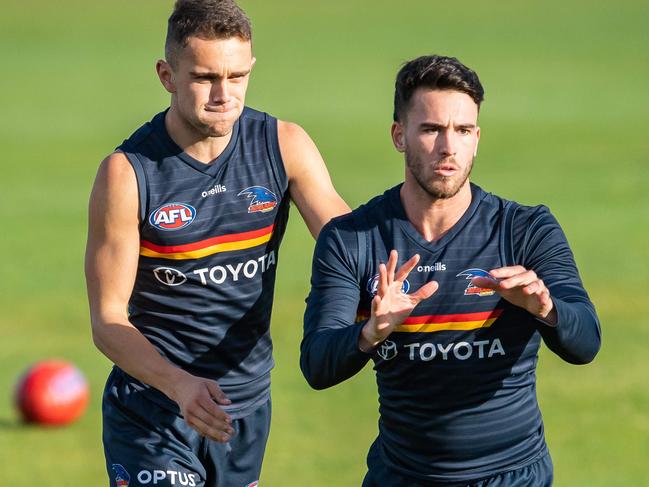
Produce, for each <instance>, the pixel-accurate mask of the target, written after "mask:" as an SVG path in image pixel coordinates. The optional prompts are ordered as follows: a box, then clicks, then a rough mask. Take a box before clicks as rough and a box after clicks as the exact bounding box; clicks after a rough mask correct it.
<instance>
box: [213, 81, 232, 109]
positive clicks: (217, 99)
mask: <svg viewBox="0 0 649 487" xmlns="http://www.w3.org/2000/svg"><path fill="white" fill-rule="evenodd" d="M210 100H211V101H212V103H227V102H228V101H229V100H230V90H229V87H228V80H227V79H220V80H216V81H214V82H213V83H212V89H211V91H210Z"/></svg>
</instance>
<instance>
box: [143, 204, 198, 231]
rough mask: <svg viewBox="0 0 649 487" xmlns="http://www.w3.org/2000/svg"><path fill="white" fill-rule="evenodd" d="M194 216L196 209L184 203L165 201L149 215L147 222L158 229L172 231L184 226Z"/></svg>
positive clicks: (191, 220) (192, 219)
mask: <svg viewBox="0 0 649 487" xmlns="http://www.w3.org/2000/svg"><path fill="white" fill-rule="evenodd" d="M194 218H196V209H195V208H194V207H193V206H190V205H186V204H185V203H165V204H164V205H162V206H161V207H159V208H158V209H157V210H154V211H153V212H152V213H151V215H149V223H150V224H151V225H153V226H154V227H156V228H159V229H160V230H166V231H173V230H179V229H181V228H184V227H186V226H187V225H189V224H190V223H191V222H193V221H194Z"/></svg>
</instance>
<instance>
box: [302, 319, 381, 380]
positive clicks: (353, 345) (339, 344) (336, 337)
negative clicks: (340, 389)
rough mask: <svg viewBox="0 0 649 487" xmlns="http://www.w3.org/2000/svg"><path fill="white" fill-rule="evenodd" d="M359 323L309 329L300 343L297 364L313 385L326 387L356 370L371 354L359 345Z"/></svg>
mask: <svg viewBox="0 0 649 487" xmlns="http://www.w3.org/2000/svg"><path fill="white" fill-rule="evenodd" d="M362 326H363V325H362V324H360V323H359V324H357V325H350V326H349V327H346V328H334V329H320V330H316V331H313V332H312V333H309V334H308V335H306V336H305V337H304V339H303V340H302V345H301V347H300V368H301V369H302V373H303V374H304V377H305V378H306V380H307V382H308V383H309V385H310V386H311V387H313V388H314V389H326V388H327V387H331V386H334V385H336V384H339V383H340V382H343V381H345V380H347V379H349V378H350V377H352V376H354V375H355V374H356V373H358V372H359V371H360V370H361V369H362V368H363V367H364V366H365V364H366V363H367V361H368V360H369V358H370V356H369V355H368V354H366V353H363V352H362V351H361V350H359V348H358V337H359V334H360V331H361V328H362Z"/></svg>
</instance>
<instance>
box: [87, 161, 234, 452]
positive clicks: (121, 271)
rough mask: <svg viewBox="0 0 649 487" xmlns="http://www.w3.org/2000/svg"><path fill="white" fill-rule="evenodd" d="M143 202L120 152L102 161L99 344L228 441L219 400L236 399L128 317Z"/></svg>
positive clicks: (96, 260) (93, 252)
mask: <svg viewBox="0 0 649 487" xmlns="http://www.w3.org/2000/svg"><path fill="white" fill-rule="evenodd" d="M138 204H139V203H138V189H137V181H136V177H135V172H134V171H133V168H132V167H131V165H130V164H129V162H128V160H127V159H126V156H125V155H124V154H123V153H121V152H115V153H113V154H111V155H110V156H109V157H107V158H106V159H105V160H104V161H102V163H101V165H100V167H99V171H98V173H97V177H96V179H95V183H94V186H93V189H92V193H91V196H90V205H89V219H88V242H87V247H86V262H85V270H86V283H87V287H88V301H89V304H90V318H91V323H92V336H93V341H94V343H95V345H96V346H97V348H98V349H99V350H100V351H101V352H102V353H103V354H104V355H106V357H108V358H109V359H110V360H111V361H112V362H114V363H115V364H116V365H117V366H118V367H120V368H121V369H122V370H124V371H125V372H127V373H128V374H130V375H131V376H133V377H135V378H137V379H139V380H140V381H142V382H144V383H146V384H149V385H151V386H153V387H155V388H156V389H158V390H160V391H162V392H163V393H164V394H166V395H167V396H168V397H169V398H171V399H172V400H174V401H175V402H176V403H178V405H179V407H180V410H181V412H182V414H183V417H184V418H185V420H186V421H187V423H188V424H189V425H190V426H191V427H192V428H194V429H195V430H197V431H198V432H199V433H201V434H202V435H204V436H207V437H209V438H211V439H213V440H216V441H228V440H229V439H230V436H231V435H232V434H233V433H234V431H233V430H232V427H231V426H230V423H231V419H230V417H229V416H228V415H227V414H226V413H225V412H224V411H223V410H222V409H221V408H220V407H218V406H217V402H218V403H219V404H229V402H230V401H229V400H228V399H227V398H226V397H225V395H224V394H223V392H222V391H221V390H220V388H219V386H218V385H217V383H216V382H214V381H211V380H208V379H203V378H200V377H195V376H193V375H191V374H189V373H187V372H185V371H184V370H182V369H180V368H179V367H177V366H175V365H173V364H172V363H170V362H169V361H167V360H166V359H165V358H164V357H162V355H160V353H158V351H157V350H156V349H155V347H154V346H153V345H152V344H151V342H149V340H147V338H146V337H145V336H144V335H142V333H140V331H139V330H138V329H137V328H135V326H133V325H132V324H131V323H130V321H129V319H128V314H127V306H128V301H129V299H130V296H131V292H132V290H133V285H134V283H135V276H136V272H137V265H138V258H139V245H140V236H139V220H138ZM215 401H216V402H215Z"/></svg>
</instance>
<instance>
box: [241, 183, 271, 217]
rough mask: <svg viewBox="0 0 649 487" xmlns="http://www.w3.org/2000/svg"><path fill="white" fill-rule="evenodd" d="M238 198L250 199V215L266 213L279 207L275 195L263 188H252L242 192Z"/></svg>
mask: <svg viewBox="0 0 649 487" xmlns="http://www.w3.org/2000/svg"><path fill="white" fill-rule="evenodd" d="M237 196H245V197H246V198H249V199H250V202H249V203H248V213H257V212H261V213H266V212H267V211H271V210H272V209H273V208H275V207H276V206H277V196H275V193H273V192H272V191H271V190H270V189H268V188H264V187H263V186H250V187H249V188H246V189H244V190H241V191H240V192H239V194H238V195H237Z"/></svg>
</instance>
